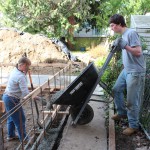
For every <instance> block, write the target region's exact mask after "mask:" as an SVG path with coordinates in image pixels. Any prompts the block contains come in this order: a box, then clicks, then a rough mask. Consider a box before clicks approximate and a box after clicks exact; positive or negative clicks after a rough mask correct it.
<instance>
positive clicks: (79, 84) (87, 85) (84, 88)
mask: <svg viewBox="0 0 150 150" xmlns="http://www.w3.org/2000/svg"><path fill="white" fill-rule="evenodd" d="M97 79H98V72H97V69H96V67H95V66H94V64H93V63H91V64H89V65H88V66H87V67H86V68H85V69H84V70H83V71H82V73H81V74H80V75H79V76H78V77H77V78H76V79H75V80H74V81H73V82H72V83H71V84H70V85H69V86H68V87H67V88H66V89H65V90H64V92H62V94H61V95H59V96H58V97H57V98H56V99H55V100H53V102H52V103H53V104H59V105H80V104H81V105H82V104H83V103H84V102H85V101H86V99H87V97H88V96H89V94H91V91H92V89H93V88H95V87H94V86H95V83H96V81H97Z"/></svg>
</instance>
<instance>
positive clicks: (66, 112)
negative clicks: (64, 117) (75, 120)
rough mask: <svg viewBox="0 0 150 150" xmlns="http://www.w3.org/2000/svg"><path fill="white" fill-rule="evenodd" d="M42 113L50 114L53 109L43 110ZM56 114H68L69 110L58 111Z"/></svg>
mask: <svg viewBox="0 0 150 150" xmlns="http://www.w3.org/2000/svg"><path fill="white" fill-rule="evenodd" d="M43 113H44V114H52V113H54V111H50V110H49V111H43ZM57 114H69V111H58V112H57Z"/></svg>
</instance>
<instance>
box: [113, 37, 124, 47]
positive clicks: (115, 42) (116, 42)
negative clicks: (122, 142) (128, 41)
mask: <svg viewBox="0 0 150 150" xmlns="http://www.w3.org/2000/svg"><path fill="white" fill-rule="evenodd" d="M121 39H122V38H117V39H116V40H115V41H114V42H113V44H112V47H115V46H116V47H118V46H119V42H120V40H121Z"/></svg>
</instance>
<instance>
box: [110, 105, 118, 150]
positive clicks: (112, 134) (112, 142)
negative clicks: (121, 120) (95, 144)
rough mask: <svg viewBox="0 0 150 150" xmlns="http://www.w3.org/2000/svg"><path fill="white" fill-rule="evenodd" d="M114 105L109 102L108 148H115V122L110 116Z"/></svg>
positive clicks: (113, 149) (114, 149)
mask: <svg viewBox="0 0 150 150" xmlns="http://www.w3.org/2000/svg"><path fill="white" fill-rule="evenodd" d="M113 108H114V106H113V103H110V104H109V141H108V142H109V143H108V150H116V142H115V123H114V120H112V119H111V117H112V116H113V115H114V109H113Z"/></svg>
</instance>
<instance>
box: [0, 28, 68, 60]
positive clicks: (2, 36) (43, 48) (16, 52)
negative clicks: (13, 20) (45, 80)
mask: <svg viewBox="0 0 150 150" xmlns="http://www.w3.org/2000/svg"><path fill="white" fill-rule="evenodd" d="M25 52H26V54H27V57H29V58H30V59H31V60H32V62H33V63H37V62H38V63H40V62H49V63H51V62H67V61H68V60H67V58H66V56H65V54H63V53H62V52H61V51H60V50H59V48H58V47H57V46H56V45H55V44H53V43H52V41H51V40H50V39H49V38H47V37H45V36H43V35H38V34H36V35H32V34H29V33H22V32H19V31H17V30H15V29H4V28H3V29H0V62H2V63H16V62H17V61H18V59H19V58H20V57H21V56H22V55H23V54H24V53H25Z"/></svg>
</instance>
